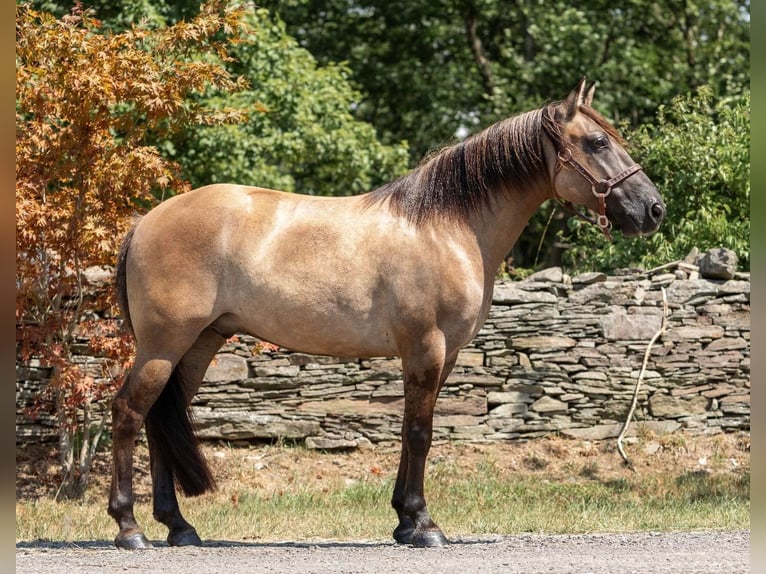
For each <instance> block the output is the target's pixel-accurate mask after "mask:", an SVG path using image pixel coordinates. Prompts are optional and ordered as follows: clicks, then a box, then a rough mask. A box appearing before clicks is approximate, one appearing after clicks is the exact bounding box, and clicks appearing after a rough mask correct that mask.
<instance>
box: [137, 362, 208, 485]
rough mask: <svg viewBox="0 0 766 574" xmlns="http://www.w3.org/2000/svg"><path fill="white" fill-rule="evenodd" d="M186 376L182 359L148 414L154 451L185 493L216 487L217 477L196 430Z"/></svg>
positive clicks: (149, 438)
mask: <svg viewBox="0 0 766 574" xmlns="http://www.w3.org/2000/svg"><path fill="white" fill-rule="evenodd" d="M183 378H184V373H183V359H182V360H181V362H180V363H179V364H178V365H176V367H175V369H173V372H172V373H171V375H170V379H169V380H168V382H167V384H166V385H165V388H163V389H162V393H161V394H160V396H159V398H158V399H157V401H156V402H155V403H154V405H152V408H151V409H150V410H149V414H148V415H147V416H146V421H145V424H146V436H147V439H148V440H149V448H150V449H151V452H152V455H153V456H154V457H155V458H157V459H158V462H159V463H160V464H162V465H163V466H165V468H167V469H168V470H170V471H171V472H172V473H173V475H174V476H175V477H176V480H177V481H178V485H179V486H180V487H181V490H182V491H183V493H184V494H185V495H186V496H197V495H200V494H202V493H204V492H207V491H208V490H213V489H214V488H215V480H214V479H213V475H212V473H211V472H210V468H209V467H208V465H207V461H206V460H205V457H204V455H203V454H202V452H201V451H200V448H199V442H198V440H197V437H196V435H195V434H194V428H193V427H192V419H191V413H190V412H189V409H188V408H187V406H186V396H185V395H184V384H183V383H184V381H183Z"/></svg>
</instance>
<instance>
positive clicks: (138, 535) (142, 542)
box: [114, 530, 152, 550]
mask: <svg viewBox="0 0 766 574" xmlns="http://www.w3.org/2000/svg"><path fill="white" fill-rule="evenodd" d="M114 545H115V546H116V547H117V548H120V549H122V550H141V549H143V548H152V543H151V542H149V539H148V538H147V537H146V536H144V533H143V532H141V531H140V530H139V531H137V532H136V531H134V532H132V533H130V534H125V535H123V534H122V533H120V534H118V535H117V538H115V539H114Z"/></svg>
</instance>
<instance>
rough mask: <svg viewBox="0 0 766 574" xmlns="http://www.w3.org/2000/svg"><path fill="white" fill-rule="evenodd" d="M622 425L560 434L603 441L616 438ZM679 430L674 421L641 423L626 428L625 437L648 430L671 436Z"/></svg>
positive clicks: (617, 424) (607, 425) (598, 426)
mask: <svg viewBox="0 0 766 574" xmlns="http://www.w3.org/2000/svg"><path fill="white" fill-rule="evenodd" d="M622 427H623V424H622V423H611V424H600V425H594V426H592V427H586V428H569V429H562V430H561V434H562V435H564V436H566V437H569V438H577V439H582V440H605V439H608V438H617V437H618V436H620V433H621V432H622ZM680 428H681V423H678V422H676V421H642V422H638V423H636V424H632V425H630V426H629V427H628V432H627V433H625V436H629V437H634V436H636V435H637V434H638V433H639V432H641V431H644V430H649V431H651V432H653V433H655V434H657V435H660V436H661V435H666V434H671V433H673V432H675V431H677V430H678V429H680Z"/></svg>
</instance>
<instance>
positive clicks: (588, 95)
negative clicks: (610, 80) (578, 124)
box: [583, 82, 596, 106]
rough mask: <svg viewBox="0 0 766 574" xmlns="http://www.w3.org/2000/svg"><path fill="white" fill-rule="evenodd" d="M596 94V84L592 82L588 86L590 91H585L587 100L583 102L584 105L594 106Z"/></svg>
mask: <svg viewBox="0 0 766 574" xmlns="http://www.w3.org/2000/svg"><path fill="white" fill-rule="evenodd" d="M595 92H596V82H591V83H590V85H589V86H588V89H587V90H585V99H584V100H583V104H585V105H586V106H590V105H591V104H593V94H594V93H595Z"/></svg>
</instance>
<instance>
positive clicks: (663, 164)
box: [565, 87, 750, 270]
mask: <svg viewBox="0 0 766 574" xmlns="http://www.w3.org/2000/svg"><path fill="white" fill-rule="evenodd" d="M629 141H630V144H631V148H630V151H631V155H632V156H633V158H634V159H635V160H636V161H638V162H639V163H640V164H641V165H642V166H643V168H644V170H645V171H646V173H647V174H648V175H649V177H650V178H651V179H652V181H654V183H655V185H656V186H657V189H658V190H659V191H660V193H661V194H662V195H663V198H664V199H665V202H666V204H667V215H666V218H665V221H664V223H663V224H662V227H661V228H660V231H658V232H657V233H655V234H654V235H652V236H651V237H649V238H646V239H645V240H643V241H641V240H636V239H627V238H624V237H622V236H619V235H616V237H615V241H614V242H613V243H612V244H606V243H605V241H604V238H603V236H602V235H601V234H600V232H599V231H598V230H597V229H595V228H593V227H591V226H588V225H582V224H580V222H574V221H573V222H572V227H573V230H574V233H573V235H574V237H573V243H574V246H573V247H572V248H571V249H570V250H569V251H568V252H567V253H566V254H565V262H566V263H567V265H569V266H571V267H572V268H573V269H575V270H592V269H606V270H609V269H615V268H619V267H628V266H633V265H640V266H642V267H644V268H651V267H654V266H657V265H660V264H663V263H667V262H669V261H674V260H677V259H681V258H683V257H684V256H686V254H687V253H688V252H689V251H690V250H691V249H692V248H693V247H698V248H699V249H700V250H701V251H704V250H707V249H711V248H714V247H728V248H729V249H732V250H733V251H734V252H735V253H736V254H737V256H738V257H739V267H740V269H744V270H748V269H749V268H750V92H749V91H746V92H745V93H744V94H742V95H741V96H736V97H731V98H725V99H718V100H716V99H715V98H714V96H713V92H712V91H711V90H710V89H709V88H707V87H702V88H700V89H699V90H698V91H697V93H696V94H695V95H687V96H684V97H678V98H676V99H674V100H673V102H672V103H671V105H670V106H668V107H664V106H662V107H660V110H659V112H658V114H657V120H656V122H655V123H653V124H647V125H644V126H642V127H640V128H638V129H637V130H635V131H634V132H633V133H631V134H630V136H629Z"/></svg>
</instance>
